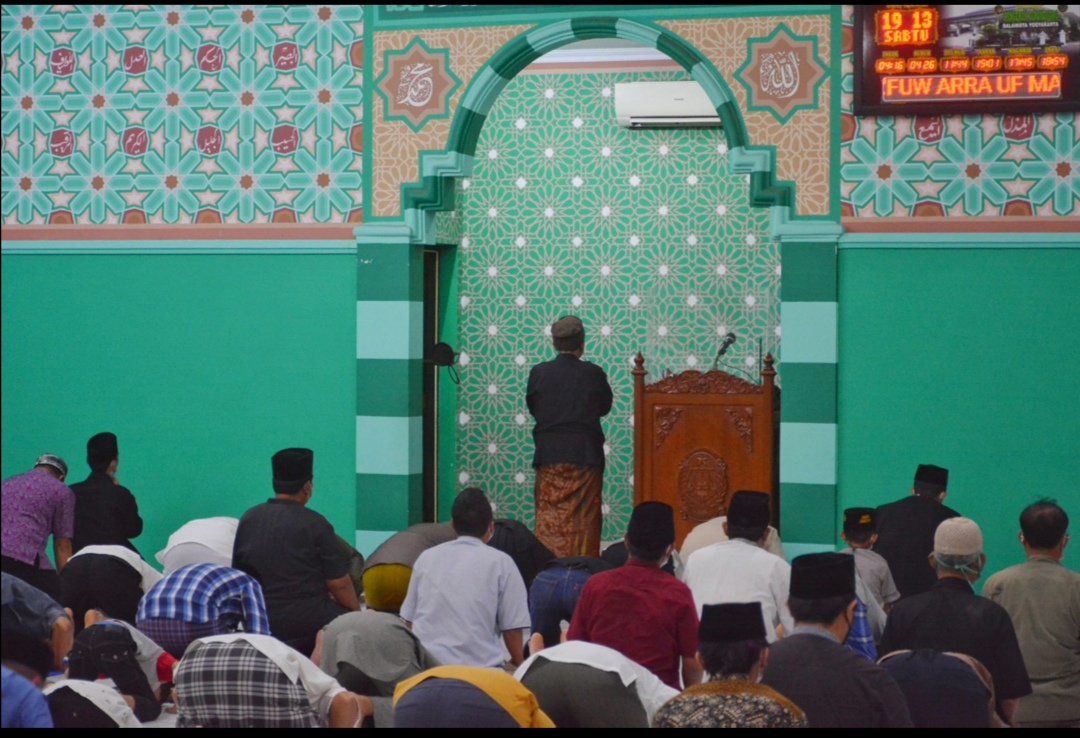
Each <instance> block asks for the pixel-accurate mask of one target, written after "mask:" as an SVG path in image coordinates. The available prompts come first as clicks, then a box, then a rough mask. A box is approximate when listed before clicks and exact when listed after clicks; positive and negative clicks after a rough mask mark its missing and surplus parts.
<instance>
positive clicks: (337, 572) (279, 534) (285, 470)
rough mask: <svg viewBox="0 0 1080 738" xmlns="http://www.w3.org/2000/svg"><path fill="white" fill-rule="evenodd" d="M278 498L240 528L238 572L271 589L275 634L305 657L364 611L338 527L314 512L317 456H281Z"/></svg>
mask: <svg viewBox="0 0 1080 738" xmlns="http://www.w3.org/2000/svg"><path fill="white" fill-rule="evenodd" d="M271 465H272V467H273V473H274V497H272V498H271V499H269V500H267V501H266V502H264V503H263V504H261V505H256V506H255V507H253V508H251V509H250V510H248V511H247V512H246V513H244V516H243V517H242V518H240V524H239V525H238V526H237V528H236V542H235V543H234V545H233V558H232V568H234V569H239V570H240V571H243V572H246V573H248V574H250V575H251V576H253V577H254V578H255V579H256V580H257V581H258V582H259V583H260V584H261V585H262V589H263V596H264V597H265V598H266V610H267V614H268V615H269V618H270V632H271V633H273V635H274V636H275V637H276V638H279V639H280V640H282V641H285V642H286V643H288V644H289V645H290V646H292V647H294V648H296V650H298V651H301V652H302V653H311V651H312V648H314V646H315V635H316V633H318V632H319V630H320V629H322V627H323V626H325V625H326V624H327V623H329V622H330V621H331V620H333V619H334V618H336V617H338V616H339V615H344V614H345V613H347V612H349V611H351V610H359V609H360V602H359V601H358V600H357V598H356V590H355V589H354V588H353V583H352V580H351V579H349V574H348V570H347V567H346V564H345V557H344V556H343V555H342V553H341V549H340V548H339V546H338V542H337V536H335V535H334V528H333V527H332V526H331V525H330V522H329V521H328V520H327V519H326V518H324V517H323V516H322V515H320V514H319V513H317V512H315V511H314V510H309V509H308V508H307V504H308V502H310V501H311V495H312V488H313V487H312V485H313V481H312V478H313V471H312V470H313V469H314V465H315V454H314V452H313V451H312V450H311V449H307V448H287V449H284V450H282V451H278V452H277V453H276V454H274V456H273V459H272V461H271Z"/></svg>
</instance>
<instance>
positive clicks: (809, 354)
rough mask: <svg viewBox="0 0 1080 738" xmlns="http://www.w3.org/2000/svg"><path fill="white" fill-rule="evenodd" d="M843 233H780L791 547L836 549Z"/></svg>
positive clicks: (800, 227)
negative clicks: (839, 295)
mask: <svg viewBox="0 0 1080 738" xmlns="http://www.w3.org/2000/svg"><path fill="white" fill-rule="evenodd" d="M841 232H842V229H841V228H840V227H839V226H836V225H830V224H826V223H809V224H804V223H787V224H785V225H784V226H783V227H782V228H781V229H780V233H779V235H780V258H781V264H782V268H783V278H782V280H781V283H780V324H781V333H782V338H781V354H782V359H783V365H782V370H781V371H782V376H783V399H782V404H781V417H780V420H781V422H780V522H781V526H782V528H783V536H784V543H785V544H787V543H788V542H789V541H790V542H791V543H793V544H817V545H819V546H825V547H828V548H829V550H832V548H833V547H834V546H835V543H836V520H837V510H836V468H837V457H836V435H837V434H836V418H837V414H836V366H837V342H836V335H837V324H836V316H837V292H836V285H837V278H836V243H837V239H838V238H839V236H840V234H841Z"/></svg>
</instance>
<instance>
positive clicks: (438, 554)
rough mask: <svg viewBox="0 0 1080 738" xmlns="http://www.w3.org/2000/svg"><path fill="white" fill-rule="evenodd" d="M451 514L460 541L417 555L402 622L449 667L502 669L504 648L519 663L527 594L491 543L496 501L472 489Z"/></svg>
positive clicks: (512, 567)
mask: <svg viewBox="0 0 1080 738" xmlns="http://www.w3.org/2000/svg"><path fill="white" fill-rule="evenodd" d="M450 514H451V517H452V520H453V527H454V530H455V531H456V532H457V538H456V539H454V540H452V541H448V542H447V543H440V544H439V545H438V546H435V547H433V548H429V549H427V550H426V551H424V552H423V553H421V554H420V555H419V556H418V557H417V559H416V563H415V564H414V565H413V571H412V577H411V578H410V579H409V588H408V591H407V593H406V595H405V601H404V602H403V603H402V604H401V619H402V620H404V621H405V622H406V623H407V624H408V625H409V627H410V628H412V630H413V632H414V633H416V637H417V638H419V639H420V642H421V643H423V644H424V647H425V648H426V649H428V651H430V652H431V655H432V656H434V657H435V658H436V659H438V660H439V662H441V663H443V664H448V665H449V664H458V665H465V666H502V664H503V646H504V645H505V646H506V650H507V652H508V653H509V654H510V663H512V664H513V665H514V666H519V665H520V664H521V662H522V661H524V658H525V657H524V645H523V644H524V638H523V635H522V632H521V631H522V630H524V629H525V628H528V627H529V599H528V593H527V592H526V590H525V582H524V581H522V579H521V574H520V573H519V572H518V569H517V566H515V565H514V560H513V559H511V558H510V556H509V555H508V554H505V553H503V552H502V551H499V550H497V549H495V548H493V547H491V546H488V545H485V544H486V543H487V542H488V541H489V540H491V536H492V534H493V533H494V531H495V525H494V521H493V519H492V512H491V502H490V501H489V500H488V498H487V495H485V494H484V492H483V491H482V490H480V489H477V488H476V487H468V488H466V489H463V490H462V491H461V492H460V493H459V494H458V496H457V498H455V499H454V506H453V508H451V510H450Z"/></svg>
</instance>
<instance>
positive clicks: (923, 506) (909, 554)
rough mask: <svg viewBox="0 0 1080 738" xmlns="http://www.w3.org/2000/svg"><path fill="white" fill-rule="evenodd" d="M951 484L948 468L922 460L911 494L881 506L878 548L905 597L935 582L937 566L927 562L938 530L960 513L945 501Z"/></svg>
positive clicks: (876, 548)
mask: <svg viewBox="0 0 1080 738" xmlns="http://www.w3.org/2000/svg"><path fill="white" fill-rule="evenodd" d="M948 487H949V470H948V469H943V468H942V467H940V466H934V465H933V464H919V466H918V468H917V469H916V470H915V482H914V483H913V484H912V487H911V494H910V495H908V496H907V497H905V498H903V499H901V500H897V501H896V502H890V503H888V504H887V505H881V506H880V507H878V509H877V534H878V540H877V542H876V543H875V544H874V550H875V551H877V553H879V554H881V556H882V558H884V559H885V561H886V562H888V564H889V571H890V572H891V573H892V576H893V580H894V581H895V583H896V588H897V589H898V590H899V591H900V596H901V597H911V596H912V595H916V594H919V593H920V592H925V591H927V590H928V589H930V588H931V587H933V586H934V580H935V579H936V577H935V575H934V569H933V567H931V566H927V565H926V557H927V556H929V555H930V554H931V552H933V550H934V531H936V530H937V527H938V525H940V524H941V522H942V521H943V520H947V519H949V518H955V517H959V515H960V513H958V512H956V511H955V510H953V509H951V508H949V507H946V506H945V504H944V502H945V497H946V495H947V494H948Z"/></svg>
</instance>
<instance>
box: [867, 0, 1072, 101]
mask: <svg viewBox="0 0 1080 738" xmlns="http://www.w3.org/2000/svg"><path fill="white" fill-rule="evenodd" d="M854 20H855V28H854V30H855V95H854V103H855V114H856V115H933V114H945V113H963V114H969V113H976V114H982V113H1041V112H1074V111H1080V5H1056V6H1040V5H1009V6H1006V5H856V6H855V19H854Z"/></svg>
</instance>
